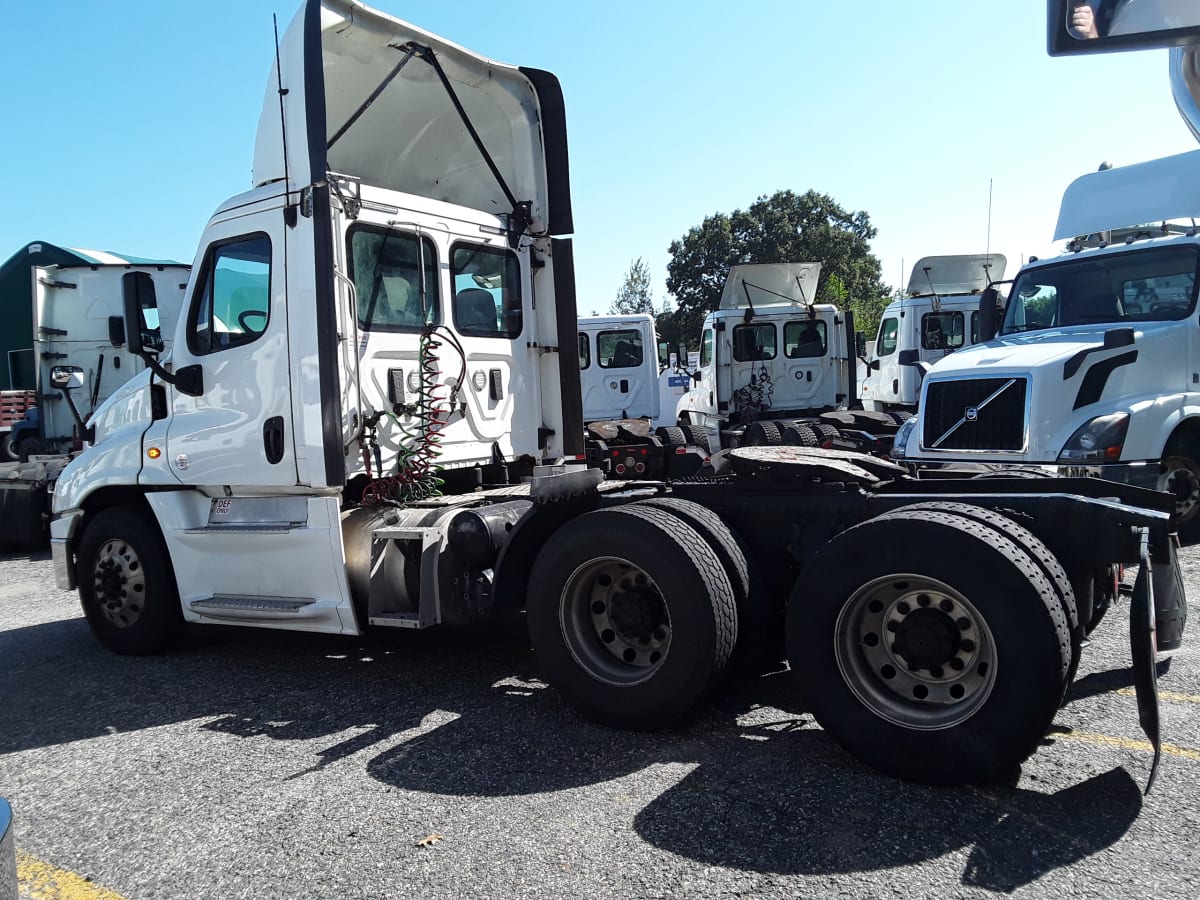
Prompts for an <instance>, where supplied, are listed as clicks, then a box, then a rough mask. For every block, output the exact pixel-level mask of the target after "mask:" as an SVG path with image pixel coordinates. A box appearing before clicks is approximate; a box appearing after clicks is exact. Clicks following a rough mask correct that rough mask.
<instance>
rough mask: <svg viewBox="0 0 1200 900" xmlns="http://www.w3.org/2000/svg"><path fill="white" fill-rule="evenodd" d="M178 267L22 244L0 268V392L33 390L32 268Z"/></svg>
mask: <svg viewBox="0 0 1200 900" xmlns="http://www.w3.org/2000/svg"><path fill="white" fill-rule="evenodd" d="M120 265H125V266H178V265H183V263H178V262H176V261H174V260H170V259H146V258H144V257H140V256H126V255H124V254H120V253H112V252H109V251H107V250H78V249H76V248H74V247H59V246H57V245H55V244H51V243H48V242H47V241H33V242H32V243H29V244H26V245H25V246H24V247H22V248H21V249H20V250H18V251H17V252H16V253H14V254H13V255H12V256H10V257H9V258H8V260H7V262H5V263H4V264H3V265H0V390H14V389H15V390H33V389H34V388H35V387H36V381H37V365H36V362H35V360H34V358H33V272H32V270H33V268H34V267H35V266H62V267H64V268H67V267H69V268H82V267H89V268H99V267H100V266H120Z"/></svg>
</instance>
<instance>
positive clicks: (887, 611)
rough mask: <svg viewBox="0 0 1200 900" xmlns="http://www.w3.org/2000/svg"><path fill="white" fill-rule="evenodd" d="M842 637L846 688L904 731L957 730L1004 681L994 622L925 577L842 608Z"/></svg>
mask: <svg viewBox="0 0 1200 900" xmlns="http://www.w3.org/2000/svg"><path fill="white" fill-rule="evenodd" d="M834 635H835V637H834V650H835V654H836V657H837V665H838V670H839V671H840V672H841V675H842V679H843V680H844V681H845V682H846V685H847V686H848V687H849V688H850V690H851V691H852V692H853V693H854V695H855V696H856V697H857V698H858V700H859V701H860V702H861V703H862V704H863V705H864V706H866V707H867V708H868V709H869V710H870V711H871V712H873V713H874V714H875V715H877V716H879V717H880V718H882V719H885V720H886V721H888V722H891V723H893V724H895V725H900V726H902V727H904V728H910V729H915V730H919V731H939V730H941V729H945V728H953V727H954V726H955V725H959V724H961V723H962V722H964V721H966V720H967V719H969V718H970V717H971V716H973V715H974V714H975V713H976V712H978V711H979V709H980V708H981V707H982V706H983V705H984V703H986V702H987V699H988V697H989V696H990V695H991V692H992V688H993V687H994V686H995V683H996V668H997V666H996V663H997V659H996V642H995V639H994V638H993V637H992V632H991V629H990V628H989V627H988V624H987V621H986V619H984V617H983V616H982V615H981V614H980V613H979V610H978V609H976V608H975V606H974V605H973V604H972V603H971V602H970V601H969V600H967V598H966V597H964V596H963V595H962V594H961V593H959V592H958V591H956V590H955V589H954V588H952V587H950V586H949V585H948V584H945V583H944V582H941V581H938V580H937V579H934V578H930V577H928V576H925V575H913V574H898V575H889V576H887V577H886V578H877V579H875V580H874V581H871V582H869V583H868V584H865V585H863V586H862V587H860V588H859V589H858V590H857V591H855V592H854V593H853V594H852V595H851V596H850V598H849V599H848V600H847V601H846V603H845V604H844V605H843V606H842V610H841V613H840V614H839V615H838V619H837V624H836V626H835V629H834Z"/></svg>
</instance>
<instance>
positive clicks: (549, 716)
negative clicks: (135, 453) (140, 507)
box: [0, 547, 1200, 900]
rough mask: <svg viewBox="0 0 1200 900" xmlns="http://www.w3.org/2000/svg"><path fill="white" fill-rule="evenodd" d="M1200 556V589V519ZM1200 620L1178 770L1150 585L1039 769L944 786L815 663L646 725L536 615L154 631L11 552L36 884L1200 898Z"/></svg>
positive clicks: (1088, 665)
mask: <svg viewBox="0 0 1200 900" xmlns="http://www.w3.org/2000/svg"><path fill="white" fill-rule="evenodd" d="M1181 563H1182V565H1183V566H1184V568H1185V579H1186V582H1187V586H1188V591H1189V594H1190V596H1193V597H1200V547H1197V548H1187V549H1185V550H1184V551H1183V552H1182V553H1181ZM1196 618H1197V617H1193V618H1192V620H1191V622H1189V624H1188V629H1187V631H1188V640H1189V643H1185V645H1184V648H1183V649H1182V650H1180V651H1176V652H1173V653H1170V654H1163V655H1162V656H1161V657H1160V661H1159V671H1160V689H1161V690H1162V691H1163V692H1164V701H1163V704H1162V706H1163V715H1164V737H1165V740H1166V741H1167V742H1169V743H1168V746H1167V752H1166V753H1165V755H1164V759H1163V763H1162V768H1161V770H1160V773H1159V777H1158V781H1157V783H1156V784H1155V787H1154V790H1153V792H1152V793H1151V794H1150V795H1149V796H1147V797H1144V796H1143V794H1142V788H1143V787H1144V785H1145V782H1146V778H1147V775H1148V773H1149V770H1150V759H1151V756H1150V752H1149V749H1148V746H1147V745H1146V744H1145V742H1144V737H1143V736H1142V734H1141V732H1140V730H1139V728H1138V723H1137V710H1136V705H1135V702H1134V698H1133V696H1132V695H1131V690H1132V675H1131V673H1130V671H1129V641H1128V634H1127V626H1128V608H1127V606H1126V605H1121V606H1119V607H1117V608H1115V609H1114V610H1111V611H1110V612H1109V614H1108V616H1107V618H1106V619H1105V621H1104V622H1103V623H1102V625H1101V627H1100V629H1099V630H1098V631H1097V633H1096V634H1095V635H1094V636H1093V641H1092V643H1091V645H1090V646H1089V647H1088V648H1087V649H1086V650H1085V652H1084V657H1083V662H1082V665H1081V668H1080V673H1079V678H1078V680H1077V682H1076V683H1075V685H1074V686H1073V687H1072V689H1071V691H1070V693H1069V695H1068V701H1067V703H1066V704H1065V705H1064V707H1063V709H1062V710H1061V712H1060V714H1059V716H1058V718H1057V720H1056V723H1055V727H1054V730H1053V731H1052V733H1051V734H1050V735H1049V736H1048V737H1047V739H1046V741H1045V745H1044V746H1043V747H1042V748H1041V749H1040V750H1039V751H1038V752H1037V753H1036V754H1035V755H1034V756H1033V757H1032V758H1031V759H1030V760H1029V762H1027V763H1026V765H1025V766H1024V768H1023V770H1022V772H1021V776H1020V779H1019V781H1017V782H1016V783H1015V784H1012V785H998V786H993V787H989V788H961V789H944V788H927V787H922V786H918V785H912V784H907V783H904V782H900V781H896V780H893V779H890V778H887V777H884V776H881V775H879V774H876V773H875V772H874V771H872V770H870V769H867V768H865V767H864V766H862V765H860V764H858V763H857V762H855V761H854V760H853V759H852V758H850V757H849V756H848V755H846V754H845V753H844V752H843V751H842V750H841V749H840V748H839V747H838V746H837V745H836V744H835V743H834V742H833V741H831V740H830V739H829V738H828V737H827V736H826V735H825V733H824V732H823V731H822V730H821V729H820V728H819V727H818V726H817V725H816V724H815V723H814V722H813V721H812V718H811V717H810V716H809V715H808V714H806V712H805V711H804V709H803V708H801V707H800V706H799V701H798V698H797V695H796V693H795V691H794V690H793V687H792V685H791V683H790V681H789V677H788V675H787V673H786V672H784V673H775V674H771V675H767V676H764V677H762V678H756V679H753V680H743V681H739V682H737V683H735V684H732V685H730V686H729V687H727V688H726V689H725V690H723V691H722V692H721V693H720V694H719V695H718V696H717V697H716V698H715V699H714V702H713V704H712V705H711V707H710V708H709V709H708V710H707V711H706V712H705V713H704V714H703V715H702V716H701V717H700V718H699V719H698V720H697V721H696V722H695V723H693V724H692V725H691V726H689V727H688V728H686V729H684V730H681V731H672V732H667V733H662V734H628V733H623V732H617V731H611V730H608V729H605V728H601V727H598V726H594V725H591V724H589V723H587V722H585V721H584V720H582V719H581V718H580V717H579V716H578V715H576V714H575V713H574V712H573V711H571V710H570V709H568V708H566V707H564V705H563V703H562V701H561V700H560V699H559V697H558V696H557V694H556V693H555V692H554V691H553V690H552V689H550V688H548V687H546V686H545V685H544V684H543V683H542V682H540V681H539V680H538V678H537V666H536V660H535V659H534V657H533V654H532V653H531V651H530V650H529V647H528V642H527V639H526V636H525V633H524V628H523V625H522V623H521V622H520V620H516V619H514V620H512V621H509V622H506V623H502V624H501V625H499V626H495V625H493V626H490V627H488V628H481V629H478V630H472V631H449V630H447V631H441V630H434V631H430V632H423V633H400V634H386V635H384V636H381V637H378V638H372V639H369V640H363V639H350V638H339V637H319V636H306V635H295V634H282V633H276V632H269V631H260V630H253V629H234V628H215V627H214V628H204V629H193V630H192V631H191V632H190V633H189V636H188V639H187V641H186V644H185V646H183V647H182V648H180V649H179V650H177V651H175V652H173V653H171V654H169V655H166V656H160V657H152V658H124V657H119V656H115V655H113V654H111V653H109V652H107V651H105V650H104V649H103V648H102V647H100V646H99V644H97V643H96V642H95V640H94V639H93V638H92V637H91V634H90V632H89V631H88V628H87V625H86V623H85V622H84V620H83V618H82V616H81V614H80V611H79V606H78V601H77V600H76V598H75V596H74V594H69V593H64V592H61V591H58V590H57V589H56V588H55V587H54V582H53V577H52V574H51V570H50V563H49V560H48V559H47V558H46V557H45V556H35V557H34V558H33V559H30V558H29V557H27V556H20V555H8V556H0V795H2V796H5V797H7V798H8V800H9V801H10V802H11V803H12V806H13V808H14V812H15V817H16V829H17V847H18V851H19V853H20V859H19V868H20V870H21V872H22V877H23V879H24V880H23V886H22V892H23V893H22V896H23V898H30V900H32V898H34V897H39V898H52V897H56V896H58V897H67V896H70V897H72V898H76V900H78V898H89V897H94V898H100V897H105V898H113V897H124V898H128V900H135V898H210V897H211V898H237V897H255V898H258V897H288V898H290V897H309V898H316V897H330V898H335V897H336V898H360V897H362V898H384V897H400V896H408V895H415V896H420V897H422V898H442V897H445V898H457V897H497V898H501V897H523V898H524V897H555V898H557V897H601V896H603V897H627V898H642V897H647V898H655V897H689V898H691V897H726V896H755V897H760V896H761V897H796V896H821V897H825V896H830V897H863V898H866V897H872V898H874V897H887V896H892V895H895V896H903V897H935V896H936V897H949V896H990V895H995V894H998V893H1000V894H1011V895H1013V896H1017V897H1065V896H1071V897H1106V898H1107V897H1112V898H1117V897H1120V898H1122V900H1125V898H1131V897H1156V898H1171V897H1180V898H1194V897H1196V896H1200V796H1198V795H1200V791H1198V790H1197V779H1198V776H1200V660H1198V658H1197V651H1196V649H1195V647H1196V642H1197V638H1198V637H1200V636H1198V634H1197V629H1198V628H1200V624H1198V623H1197V621H1196ZM47 873H49V874H47ZM55 877H57V878H58V879H59V880H60V887H58V888H55V887H54V886H53V882H54V878H55ZM72 879H73V880H72ZM67 883H69V884H70V885H71V886H72V887H71V888H70V890H68V889H67V888H63V887H61V884H67ZM55 891H57V893H55ZM71 891H74V893H72V892H71ZM89 892H91V893H89Z"/></svg>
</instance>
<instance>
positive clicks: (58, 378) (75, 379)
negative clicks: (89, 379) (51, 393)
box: [50, 366, 83, 391]
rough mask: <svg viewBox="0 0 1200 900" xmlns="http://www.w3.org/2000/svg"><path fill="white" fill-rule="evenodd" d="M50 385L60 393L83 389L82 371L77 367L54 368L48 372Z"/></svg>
mask: <svg viewBox="0 0 1200 900" xmlns="http://www.w3.org/2000/svg"><path fill="white" fill-rule="evenodd" d="M50 384H51V385H52V386H54V387H55V388H57V389H58V390H60V391H73V390H75V388H81V387H83V369H81V368H80V367H79V366H55V367H54V368H52V369H51V370H50Z"/></svg>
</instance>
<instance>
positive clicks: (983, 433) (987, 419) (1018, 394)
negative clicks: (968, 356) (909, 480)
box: [921, 377, 1026, 452]
mask: <svg viewBox="0 0 1200 900" xmlns="http://www.w3.org/2000/svg"><path fill="white" fill-rule="evenodd" d="M1025 391H1026V381H1025V379H1024V378H1016V377H1013V378H965V379H960V380H957V381H939V382H934V383H933V384H930V385H929V389H928V390H927V391H926V392H925V405H924V407H923V408H922V410H921V416H922V418H923V419H924V420H925V423H924V430H923V431H922V433H921V446H922V447H924V448H925V449H926V450H1007V451H1010V452H1012V451H1021V450H1024V449H1025Z"/></svg>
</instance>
